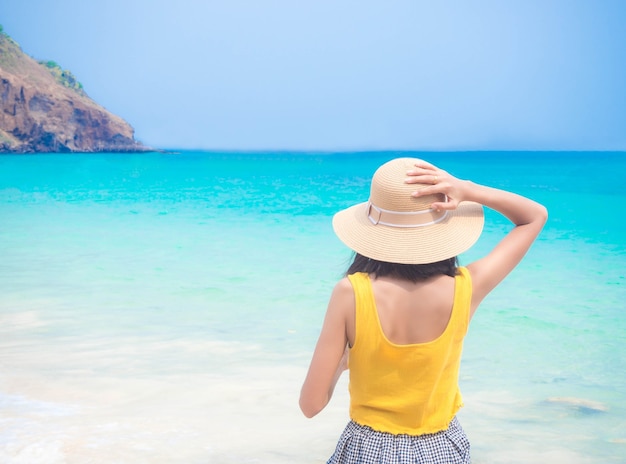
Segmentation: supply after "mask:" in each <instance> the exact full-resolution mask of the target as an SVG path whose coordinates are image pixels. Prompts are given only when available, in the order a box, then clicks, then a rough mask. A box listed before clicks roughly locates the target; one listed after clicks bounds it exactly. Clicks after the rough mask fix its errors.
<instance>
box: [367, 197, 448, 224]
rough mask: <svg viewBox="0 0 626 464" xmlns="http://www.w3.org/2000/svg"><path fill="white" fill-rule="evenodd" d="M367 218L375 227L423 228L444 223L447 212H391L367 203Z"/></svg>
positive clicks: (430, 210) (430, 209)
mask: <svg viewBox="0 0 626 464" xmlns="http://www.w3.org/2000/svg"><path fill="white" fill-rule="evenodd" d="M366 211H367V217H368V219H369V220H370V222H371V223H372V224H374V225H378V224H380V225H382V226H389V227H423V226H432V225H433V224H437V223H438V222H440V221H443V220H444V219H445V218H446V216H447V215H448V212H447V211H436V210H434V209H432V208H428V209H427V210H424V211H390V210H388V209H383V208H379V207H378V206H376V205H374V204H372V202H369V201H368V202H367V208H366Z"/></svg>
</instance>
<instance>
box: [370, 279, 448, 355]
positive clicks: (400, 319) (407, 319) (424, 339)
mask: <svg viewBox="0 0 626 464" xmlns="http://www.w3.org/2000/svg"><path fill="white" fill-rule="evenodd" d="M372 290H373V293H374V300H375V302H376V310H377V312H378V319H379V321H380V326H381V329H382V332H383V334H384V335H385V337H386V338H387V340H389V341H390V342H391V343H394V344H396V345H409V344H417V343H428V342H431V341H434V340H436V339H437V338H439V337H440V336H441V335H442V334H443V332H444V331H445V329H446V327H447V325H448V322H449V320H450V315H451V313H452V306H453V302H454V277H449V276H447V275H440V276H436V277H431V278H429V279H427V280H426V281H423V282H415V283H413V282H409V281H407V280H399V279H396V278H392V277H379V278H375V279H372Z"/></svg>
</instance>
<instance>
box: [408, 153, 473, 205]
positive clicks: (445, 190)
mask: <svg viewBox="0 0 626 464" xmlns="http://www.w3.org/2000/svg"><path fill="white" fill-rule="evenodd" d="M406 174H407V176H409V177H408V178H407V179H406V180H405V182H406V183H407V184H422V185H426V187H422V188H420V189H419V190H416V191H415V192H413V196H414V197H418V196H424V195H433V194H437V193H442V194H444V195H446V197H447V198H448V201H447V202H443V201H438V202H435V203H433V204H432V205H431V208H433V209H434V210H436V211H439V210H453V209H456V208H457V207H458V206H459V203H460V202H462V201H464V200H465V196H466V191H467V189H468V185H467V184H468V183H467V182H466V181H463V180H460V179H457V178H456V177H454V176H452V175H450V174H449V173H447V172H446V171H444V170H443V169H439V168H437V167H436V166H434V165H432V164H430V163H427V162H426V161H420V162H418V163H415V169H411V170H410V171H407V173H406Z"/></svg>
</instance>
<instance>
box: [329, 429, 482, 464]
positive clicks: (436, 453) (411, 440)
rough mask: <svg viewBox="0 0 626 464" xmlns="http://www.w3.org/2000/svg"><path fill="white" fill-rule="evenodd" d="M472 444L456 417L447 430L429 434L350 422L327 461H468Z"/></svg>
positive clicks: (447, 463) (431, 463) (383, 463)
mask: <svg viewBox="0 0 626 464" xmlns="http://www.w3.org/2000/svg"><path fill="white" fill-rule="evenodd" d="M469 462H470V444H469V440H468V439H467V436H466V435H465V432H464V431H463V428H462V427H461V424H459V422H458V420H457V418H456V417H455V418H454V419H452V421H451V422H450V426H449V427H448V429H447V430H443V431H441V432H437V433H433V434H426V435H417V436H413V435H406V434H401V435H394V434H392V433H386V432H377V431H375V430H372V429H371V428H370V427H367V426H365V425H359V424H357V423H356V422H354V421H350V422H349V423H348V425H347V426H346V428H345V429H344V431H343V433H342V434H341V437H340V438H339V443H338V444H337V448H336V449H335V453H334V454H333V455H332V457H331V458H330V459H329V460H328V463H327V464H357V463H359V464H374V463H379V464H469Z"/></svg>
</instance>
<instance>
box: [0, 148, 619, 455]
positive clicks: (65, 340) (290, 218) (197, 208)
mask: <svg viewBox="0 0 626 464" xmlns="http://www.w3.org/2000/svg"><path fill="white" fill-rule="evenodd" d="M397 156H416V157H420V158H424V159H426V160H429V161H431V162H434V163H435V164H438V165H440V167H442V168H443V169H446V170H448V171H450V172H451V173H453V174H455V175H457V176H459V177H463V178H470V179H472V180H474V181H476V182H481V183H485V184H488V185H491V186H494V187H501V188H506V189H510V190H513V191H516V192H518V193H521V194H524V195H527V196H530V197H531V198H534V199H536V200H538V201H540V202H542V203H544V204H545V205H546V206H547V207H548V209H549V212H550V219H549V222H548V224H547V226H546V228H545V230H544V232H543V234H542V235H541V237H540V239H539V241H538V242H537V243H536V245H535V246H534V248H533V249H532V250H531V251H530V253H529V255H528V256H527V258H526V259H525V261H524V262H523V263H522V264H521V265H520V267H519V268H518V269H516V270H515V271H514V272H513V274H511V276H510V277H509V278H507V280H506V281H505V282H504V283H503V284H502V285H501V286H500V287H499V288H498V289H496V291H495V292H494V293H493V294H492V295H490V297H489V298H488V299H487V300H486V301H485V302H484V303H483V305H482V307H481V308H480V309H479V311H478V313H477V315H476V317H475V318H474V319H473V321H472V324H471V327H470V332H469V335H468V337H467V339H466V344H465V351H464V362H463V366H462V372H461V389H462V391H463V393H464V397H465V407H464V408H463V410H462V412H461V413H460V415H459V418H460V420H461V423H462V424H463V426H464V428H465V430H466V432H467V434H468V436H469V437H470V440H471V442H472V449H473V451H472V455H473V462H474V463H477V464H480V463H489V464H492V463H502V464H517V463H519V464H522V463H524V464H528V463H556V464H561V463H563V464H565V463H567V464H578V463H581V464H583V463H584V464H586V463H624V462H626V279H625V275H626V226H625V222H624V221H625V220H624V218H625V217H626V190H625V189H624V182H625V181H626V153H605V152H602V153H597V152H452V153H445V152H444V153H440V152H437V153H398V152H371V153H369V152H368V153H323V154H320V153H287V152H281V153H218V152H197V151H183V152H180V153H170V154H166V153H154V154H133V155H129V154H89V155H87V154H84V155H81V154H73V155H69V154H50V155H19V156H18V155H15V156H14V155H3V156H0V462H2V463H27V464H38V463H45V464H48V463H49V464H65V463H70V464H74V463H76V464H78V463H132V464H137V463H147V464H148V463H149V464H161V463H168V464H169V463H185V464H189V463H220V464H221V463H270V464H274V463H278V464H281V463H285V464H287V463H289V464H300V463H302V464H306V463H323V462H325V460H326V459H327V458H328V457H329V456H330V454H331V453H332V450H333V449H334V446H335V443H336V440H337V439H338V437H339V434H340V432H341V430H342V429H343V427H344V426H345V423H346V422H347V420H348V415H347V408H348V396H347V391H346V388H347V385H346V379H345V378H343V379H342V380H340V383H339V385H338V387H337V391H336V393H335V397H334V398H333V400H332V402H331V404H330V405H329V406H328V408H327V409H326V410H325V411H323V412H322V413H321V414H320V415H319V416H318V417H316V418H314V419H306V418H304V416H302V415H301V413H300V411H299V409H298V404H297V402H298V395H299V389H300V386H301V383H302V380H303V378H304V375H305V372H306V369H307V367H308V362H309V360H310V356H311V353H312V350H313V347H314V344H315V341H316V337H317V334H318V331H319V328H320V326H321V322H322V318H323V315H324V312H325V306H326V302H327V300H328V297H329V295H330V291H331V289H332V287H333V285H334V283H335V281H336V280H337V279H338V278H339V277H340V276H341V274H342V272H343V271H344V269H345V267H346V265H347V263H348V260H349V259H350V252H349V250H347V249H346V248H345V247H344V246H343V245H342V244H341V243H340V242H339V241H338V240H337V239H336V238H335V236H334V234H333V232H332V228H331V223H330V220H331V217H332V215H333V213H334V212H335V211H337V210H339V209H341V208H344V207H346V206H348V205H350V204H353V203H355V202H359V201H364V200H366V199H367V195H368V189H369V180H370V178H371V175H372V174H373V172H374V170H375V169H376V167H377V166H378V165H380V164H382V163H383V162H385V161H387V160H389V159H391V158H394V157H397ZM505 230H507V224H506V221H505V220H503V219H502V218H501V217H499V216H498V215H497V214H495V213H493V212H490V211H488V212H487V224H486V228H485V231H484V234H483V236H482V237H481V239H480V241H479V242H478V243H477V245H476V246H475V247H474V248H473V249H472V250H470V251H469V252H467V253H466V254H465V255H464V256H462V257H461V261H462V263H467V262H469V261H470V260H472V259H475V258H477V257H479V256H481V254H482V253H484V252H485V251H486V250H488V249H489V248H490V247H491V246H492V245H493V244H494V243H496V241H497V240H498V239H499V238H500V237H501V236H502V234H503V233H504V232H505Z"/></svg>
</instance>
